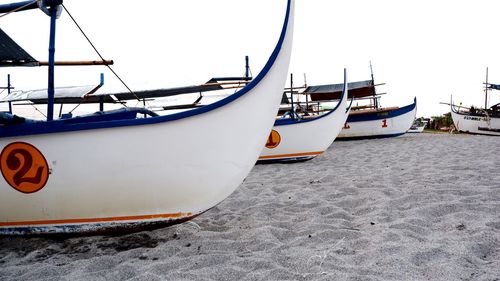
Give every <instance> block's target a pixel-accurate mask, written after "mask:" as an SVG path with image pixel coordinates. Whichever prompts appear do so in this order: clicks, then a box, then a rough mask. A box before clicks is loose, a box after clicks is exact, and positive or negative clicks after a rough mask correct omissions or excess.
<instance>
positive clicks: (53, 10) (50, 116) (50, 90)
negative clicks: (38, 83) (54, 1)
mask: <svg viewBox="0 0 500 281" xmlns="http://www.w3.org/2000/svg"><path fill="white" fill-rule="evenodd" d="M49 12H50V39H49V82H48V87H47V95H48V102H47V121H52V120H54V62H55V59H54V55H55V50H56V48H55V45H56V19H57V5H54V6H52V7H50V9H49Z"/></svg>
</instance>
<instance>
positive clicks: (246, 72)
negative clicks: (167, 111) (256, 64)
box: [245, 56, 250, 78]
mask: <svg viewBox="0 0 500 281" xmlns="http://www.w3.org/2000/svg"><path fill="white" fill-rule="evenodd" d="M248 61H249V60H248V56H245V78H249V77H250V64H249V62H248Z"/></svg>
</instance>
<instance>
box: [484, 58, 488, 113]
mask: <svg viewBox="0 0 500 281" xmlns="http://www.w3.org/2000/svg"><path fill="white" fill-rule="evenodd" d="M484 95H485V96H484V110H487V109H488V67H486V88H485V89H484Z"/></svg>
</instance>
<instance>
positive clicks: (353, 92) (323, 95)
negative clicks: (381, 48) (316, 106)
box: [303, 80, 375, 101]
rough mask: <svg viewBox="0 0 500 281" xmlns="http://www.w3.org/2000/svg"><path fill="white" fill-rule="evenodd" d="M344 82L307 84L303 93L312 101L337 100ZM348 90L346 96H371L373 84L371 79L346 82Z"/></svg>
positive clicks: (373, 88) (373, 90) (373, 91)
mask: <svg viewBox="0 0 500 281" xmlns="http://www.w3.org/2000/svg"><path fill="white" fill-rule="evenodd" d="M343 88H344V84H343V83H341V84H328V85H318V86H308V87H307V88H306V89H305V90H304V92H303V93H304V94H309V95H310V96H311V100H312V101H325V100H338V99H340V97H341V96H342V90H343ZM347 88H348V90H349V94H348V97H350V98H351V97H353V98H362V97H368V96H373V95H374V94H375V86H374V84H373V81H372V80H366V81H358V82H351V83H348V84H347Z"/></svg>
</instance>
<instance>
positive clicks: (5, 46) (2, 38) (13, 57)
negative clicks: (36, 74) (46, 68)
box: [0, 28, 38, 67]
mask: <svg viewBox="0 0 500 281" xmlns="http://www.w3.org/2000/svg"><path fill="white" fill-rule="evenodd" d="M6 66H38V61H37V60H35V59H34V58H33V57H32V56H30V55H29V54H28V53H27V52H26V51H25V50H24V49H23V48H21V47H20V46H19V45H18V44H17V43H16V42H14V40H12V39H11V38H10V37H9V36H8V35H7V34H6V33H5V32H4V31H3V30H2V29H1V28H0V67H6Z"/></svg>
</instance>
